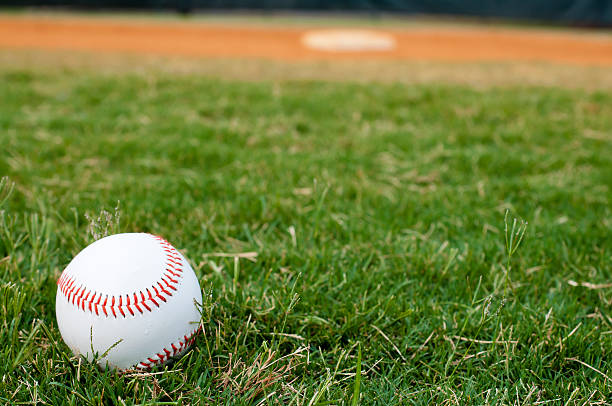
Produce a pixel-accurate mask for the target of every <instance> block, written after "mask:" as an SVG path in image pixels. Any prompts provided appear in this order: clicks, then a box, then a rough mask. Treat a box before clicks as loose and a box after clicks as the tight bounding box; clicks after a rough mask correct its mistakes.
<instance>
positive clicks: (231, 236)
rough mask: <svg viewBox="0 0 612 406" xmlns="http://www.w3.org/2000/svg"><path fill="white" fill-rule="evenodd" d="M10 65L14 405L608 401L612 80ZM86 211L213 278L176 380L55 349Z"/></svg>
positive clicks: (6, 223) (1, 246) (8, 323)
mask: <svg viewBox="0 0 612 406" xmlns="http://www.w3.org/2000/svg"><path fill="white" fill-rule="evenodd" d="M0 72H1V73H0V75H1V76H0V142H1V145H2V147H1V149H0V151H1V154H0V174H2V175H7V176H8V178H9V181H6V180H5V182H4V183H5V184H4V186H3V192H2V194H0V202H3V203H0V204H2V205H3V207H2V210H3V212H2V215H1V216H0V290H1V291H0V323H1V330H0V340H1V341H2V343H3V345H2V347H0V376H1V381H0V403H7V404H17V403H19V402H32V401H35V402H36V401H37V402H41V403H46V404H75V405H76V404H79V405H81V404H113V403H114V404H122V403H125V404H143V403H148V402H150V403H153V402H162V403H161V404H235V403H238V404H251V403H252V404H256V403H259V402H261V403H263V404H278V403H286V404H295V405H298V404H299V405H312V404H342V403H345V404H355V403H357V400H358V399H360V401H361V403H363V404H381V405H386V404H400V403H407V402H410V403H413V404H422V405H425V404H461V405H464V404H536V403H538V402H539V403H538V404H544V402H547V401H549V402H548V403H546V404H585V403H586V404H588V402H600V403H598V404H604V403H605V402H610V397H609V396H610V393H611V392H612V362H611V353H610V350H611V348H612V318H611V316H612V286H611V285H610V281H611V279H612V265H611V264H612V241H611V239H610V231H611V227H612V216H611V211H610V207H611V206H610V200H611V199H610V198H611V197H612V191H611V188H612V154H611V152H612V145H611V144H612V136H611V133H612V94H610V93H609V92H596V91H583V90H560V89H545V88H534V87H523V88H521V87H516V88H503V89H496V88H491V89H486V90H474V89H472V88H469V87H462V86H458V85H445V86H441V85H440V86H435V85H393V84H377V85H375V84H350V83H328V82H303V81H294V82H291V81H287V82H259V83H252V82H251V83H244V82H237V81H222V80H213V79H205V78H202V77H200V76H197V75H183V76H181V77H179V78H174V77H172V76H170V75H166V74H163V73H158V74H140V75H139V74H124V75H122V74H119V73H117V74H112V75H108V74H107V75H97V74H94V73H91V72H90V73H87V72H82V71H71V70H66V71H63V72H62V71H52V72H44V71H43V70H40V69H39V70H37V69H32V70H27V69H22V70H10V69H9V70H7V69H4V70H2V71H0ZM11 182H14V188H13V192H12V193H11V194H10V196H9V197H8V198H7V199H6V201H4V199H3V197H4V196H5V195H7V191H8V190H9V189H10V188H11V187H10V183H11ZM117 201H120V204H119V210H118V212H119V213H120V221H119V226H117V225H116V224H114V220H115V214H114V211H113V210H114V208H115V207H116V206H117ZM101 210H107V211H108V212H109V213H110V214H109V218H110V223H112V224H110V225H108V226H107V224H106V217H105V215H104V214H103V215H102V217H101V218H102V220H101V221H98V220H96V219H97V217H98V215H99V213H100V212H101ZM506 211H509V213H508V217H507V219H506V221H507V222H508V223H509V224H510V226H511V227H512V224H513V218H514V217H517V218H523V219H525V220H526V221H528V223H529V224H528V226H527V231H526V233H525V236H524V239H523V241H522V244H521V245H520V246H519V247H518V249H517V250H516V251H515V252H514V254H513V255H512V256H511V258H509V255H508V252H507V245H506V236H507V234H506V233H505V226H504V221H505V214H506ZM86 215H87V217H86ZM88 218H89V219H94V220H96V225H97V227H98V231H100V230H102V231H112V232H118V231H121V232H135V231H146V232H152V233H155V234H159V235H162V236H164V237H165V238H167V239H168V240H169V241H170V242H171V243H172V244H174V245H175V246H176V247H177V248H179V249H180V250H181V251H182V252H183V253H184V254H185V255H186V256H187V257H188V258H189V259H190V260H191V264H192V265H193V267H194V269H195V270H196V273H197V275H198V277H199V279H200V283H201V285H202V287H203V289H205V290H206V291H207V292H209V291H210V292H211V294H212V301H213V303H214V305H213V306H212V307H211V308H209V309H208V311H207V312H205V317H204V319H203V325H204V330H205V334H204V335H201V336H200V337H199V338H198V339H197V341H196V344H195V348H194V350H193V351H191V352H190V353H189V354H188V355H187V356H186V357H184V358H183V359H181V360H180V361H178V362H177V363H175V364H174V365H172V366H170V367H168V371H167V372H165V370H157V371H155V373H154V374H126V375H116V374H114V373H112V372H102V371H100V370H98V369H97V368H96V367H93V366H91V365H88V364H86V363H84V362H80V361H79V360H77V359H75V358H72V357H71V354H70V353H69V350H68V348H67V347H66V346H65V345H64V344H63V342H62V341H61V337H60V335H59V332H58V329H57V326H56V323H55V313H54V307H55V292H56V284H55V282H56V280H57V278H58V276H59V274H60V272H61V271H62V269H63V268H64V267H65V266H66V264H67V263H68V262H69V261H70V259H71V258H72V257H73V256H74V255H76V254H77V253H78V252H79V251H80V250H81V249H83V248H84V247H85V246H86V245H87V244H88V243H90V242H91V241H92V238H93V233H92V232H91V231H92V230H91V229H90V230H89V231H88V226H89V223H90V220H88ZM521 224H522V223H521V222H520V221H518V222H517V225H519V226H520V225H521ZM515 241H516V240H515ZM512 246H513V247H515V248H516V242H515V243H512ZM247 252H256V253H257V256H256V257H254V255H253V254H250V255H247V256H249V258H250V259H252V260H249V258H241V259H238V260H236V259H234V258H233V257H231V256H229V257H224V256H219V255H218V254H220V253H234V254H235V253H247ZM353 402H354V403H353Z"/></svg>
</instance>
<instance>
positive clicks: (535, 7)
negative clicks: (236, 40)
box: [0, 0, 612, 26]
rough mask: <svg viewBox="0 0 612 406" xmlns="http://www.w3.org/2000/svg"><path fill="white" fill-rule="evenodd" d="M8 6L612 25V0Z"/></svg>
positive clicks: (3, 1) (99, 1) (168, 0)
mask: <svg viewBox="0 0 612 406" xmlns="http://www.w3.org/2000/svg"><path fill="white" fill-rule="evenodd" d="M0 5H11V6H35V5H42V6H71V7H78V8H88V9H91V8H102V9H104V8H106V9H117V8H124V9H125V8H131V9H143V8H147V9H158V10H162V9H175V10H179V11H182V12H189V11H194V10H206V9H216V10H298V11H299V10H303V11H350V12H367V13H381V12H397V13H405V14H444V15H461V16H475V17H492V18H510V19H519V20H525V21H547V22H553V23H561V24H579V25H598V26H612V0H522V1H516V0H515V1H512V0H382V1H367V0H326V1H323V0H73V1H70V0H26V1H15V0H0Z"/></svg>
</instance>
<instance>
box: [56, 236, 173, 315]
mask: <svg viewBox="0 0 612 406" xmlns="http://www.w3.org/2000/svg"><path fill="white" fill-rule="evenodd" d="M151 236H152V237H153V238H155V239H156V240H157V241H158V242H159V244H160V245H161V247H162V250H163V251H164V254H165V257H166V260H165V270H164V272H163V276H162V277H161V279H160V280H158V281H156V282H155V283H153V284H152V285H151V286H150V287H147V288H145V289H144V290H140V291H138V292H132V293H128V294H124V295H108V294H104V293H102V292H96V291H92V290H90V289H88V288H87V287H86V286H85V285H83V284H79V283H78V281H77V280H76V278H75V277H74V276H72V275H68V274H67V273H66V272H64V273H62V275H61V276H60V278H59V279H58V281H57V285H58V286H59V290H60V292H62V294H63V295H64V296H65V297H66V299H67V300H68V302H69V303H72V305H74V306H76V307H77V308H79V309H81V310H82V311H85V312H87V311H89V312H90V313H95V314H96V316H100V315H102V314H104V315H105V316H106V317H114V318H119V317H121V316H123V317H124V318H125V317H127V316H128V314H131V315H132V316H136V312H139V313H140V314H144V313H145V311H148V312H152V311H153V310H154V309H155V308H157V307H160V305H161V303H162V302H164V303H165V302H166V301H167V297H169V296H172V292H173V291H177V290H178V284H179V279H181V278H182V273H183V262H182V260H181V257H180V254H179V252H178V251H177V250H176V249H175V248H174V247H173V246H172V245H170V243H169V242H168V241H166V240H164V239H163V238H161V237H158V236H155V235H151Z"/></svg>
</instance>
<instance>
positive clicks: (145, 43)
mask: <svg viewBox="0 0 612 406" xmlns="http://www.w3.org/2000/svg"><path fill="white" fill-rule="evenodd" d="M311 29H312V27H297V26H296V27H288V28H287V27H280V26H271V27H270V26H268V27H264V26H245V24H239V23H237V22H234V23H231V22H229V23H227V24H225V25H220V24H206V23H190V24H181V23H180V22H179V23H177V22H172V21H155V20H148V21H147V20H144V21H143V20H140V21H136V22H134V21H128V20H117V19H116V20H113V19H100V18H84V17H76V16H73V17H65V16H63V17H45V16H36V15H34V16H27V15H26V16H22V15H16V16H14V15H13V16H10V15H4V16H0V47H2V48H9V49H24V48H25V49H32V48H34V49H48V50H87V51H98V52H123V53H139V54H152V55H176V56H191V57H220V58H228V57H230V58H231V57H240V58H243V57H257V58H267V59H275V60H285V61H287V60H289V61H295V60H329V59H378V60H420V61H455V62H457V61H461V62H465V61H471V62H474V61H489V62H490V61H546V62H555V63H566V64H580V65H604V66H612V36H610V35H597V34H594V33H589V32H580V31H569V30H568V31H563V30H554V29H549V30H542V29H538V30H536V29H529V28H525V29H518V28H496V27H491V26H474V25H472V26H466V27H460V26H446V27H440V26H434V27H428V26H408V27H406V28H401V27H398V26H392V27H381V28H378V29H377V31H384V32H386V33H387V34H389V35H391V36H392V37H393V38H394V39H395V41H396V46H395V48H394V49H392V50H388V51H384V52H379V51H361V52H359V51H357V52H341V53H340V52H326V51H317V50H314V49H308V48H307V47H305V46H303V44H302V41H301V38H302V37H303V35H304V34H305V33H307V32H309V31H310V30H311Z"/></svg>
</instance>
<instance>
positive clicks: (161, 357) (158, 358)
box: [134, 326, 202, 370]
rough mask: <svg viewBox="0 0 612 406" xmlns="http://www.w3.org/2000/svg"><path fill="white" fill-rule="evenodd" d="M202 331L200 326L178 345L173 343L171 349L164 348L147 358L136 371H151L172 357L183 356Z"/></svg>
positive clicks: (186, 335) (185, 336) (179, 341)
mask: <svg viewBox="0 0 612 406" xmlns="http://www.w3.org/2000/svg"><path fill="white" fill-rule="evenodd" d="M201 329H202V327H201V326H198V328H196V329H195V330H193V331H192V332H191V333H189V334H185V335H184V336H183V337H182V338H181V339H179V340H178V341H177V342H176V343H171V344H170V346H169V348H167V347H164V348H162V350H161V351H160V352H158V353H156V354H154V355H152V356H150V357H147V358H146V359H145V360H143V361H141V362H139V363H138V364H136V365H135V366H134V368H135V369H144V370H150V369H152V368H153V367H155V366H157V365H162V364H164V363H165V362H168V360H169V359H170V358H172V357H175V356H178V355H181V354H182V353H183V352H185V351H186V350H187V349H188V348H189V347H190V346H191V344H193V342H194V341H195V339H196V336H197V334H198V333H199V332H200V330H201Z"/></svg>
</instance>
